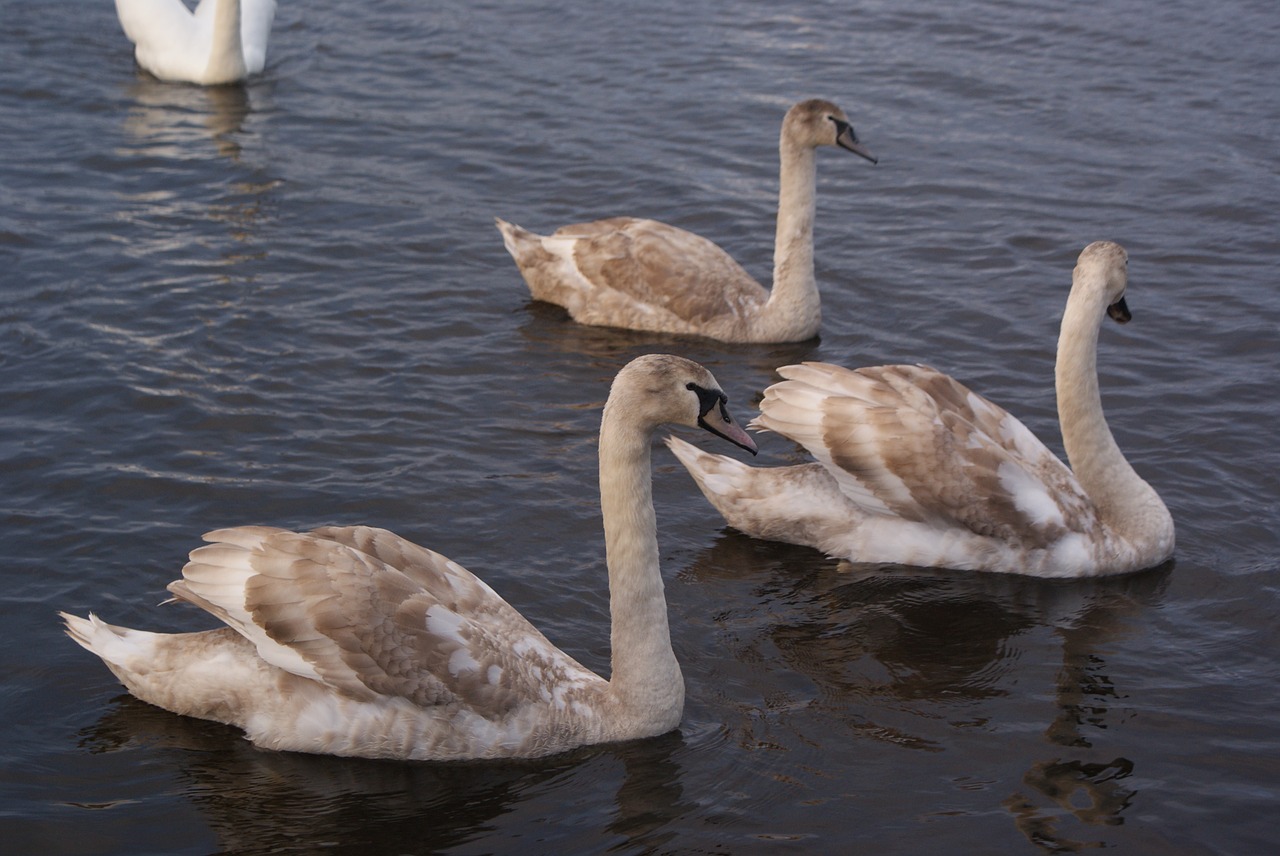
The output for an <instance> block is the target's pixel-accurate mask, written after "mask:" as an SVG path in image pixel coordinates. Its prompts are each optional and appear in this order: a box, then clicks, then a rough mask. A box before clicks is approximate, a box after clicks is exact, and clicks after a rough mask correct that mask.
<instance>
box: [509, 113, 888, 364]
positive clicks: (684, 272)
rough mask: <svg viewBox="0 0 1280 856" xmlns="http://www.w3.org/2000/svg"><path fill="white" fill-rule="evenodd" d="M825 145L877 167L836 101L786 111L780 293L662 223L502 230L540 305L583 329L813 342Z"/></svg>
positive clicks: (776, 274) (776, 268) (776, 285)
mask: <svg viewBox="0 0 1280 856" xmlns="http://www.w3.org/2000/svg"><path fill="white" fill-rule="evenodd" d="M818 146H839V147H841V148H843V149H846V150H848V151H851V152H853V153H854V154H857V155H861V156H862V157H864V158H866V159H867V160H869V161H871V162H872V163H875V162H876V159H875V157H874V156H873V155H872V154H871V152H870V151H868V150H867V149H866V148H865V147H864V146H863V145H862V143H860V142H859V141H858V138H857V136H856V135H855V134H854V131H853V126H852V125H851V124H849V117H847V116H846V115H845V114H844V111H843V110H841V109H840V108H839V107H837V106H836V105H834V104H832V103H831V102H830V101H821V100H817V99H814V100H811V101H801V102H800V103H799V104H796V105H795V106H794V107H792V108H791V109H790V110H788V111H787V115H786V117H785V118H784V119H783V120H782V136H781V140H780V142H779V145H778V150H779V155H780V157H781V162H782V167H781V170H782V171H781V175H780V181H779V193H778V234H777V238H776V241H775V243H774V251H773V290H772V291H766V290H765V288H764V287H763V286H761V285H760V284H759V283H758V282H756V281H755V280H754V279H752V278H751V275H750V274H748V273H747V272H746V271H745V270H743V269H742V266H741V265H739V264H738V263H737V262H735V261H734V260H733V258H732V257H731V256H730V255H729V254H728V253H726V252H725V251H724V250H722V249H720V248H719V247H717V246H716V245H715V244H713V243H711V242H710V241H708V240H707V239H706V238H702V237H699V236H698V235H695V234H693V233H692V232H686V231H685V230H684V229H677V228H676V227H675V226H668V225H666V224H665V223H659V222H657V221H656V220H640V219H636V218H634V217H614V218H612V219H609V220H597V221H595V222H592V223H579V224H577V225H573V226H564V227H563V228H561V229H558V230H557V231H556V232H555V234H553V235H546V236H544V235H535V234H533V233H532V232H529V231H527V230H525V229H522V228H520V227H519V226H516V225H513V224H511V223H508V222H506V221H504V220H498V221H497V223H498V229H499V231H501V232H502V241H503V243H504V244H505V245H506V248H507V252H509V253H511V256H512V258H514V259H515V261H516V265H517V266H518V267H519V268H520V273H521V274H523V275H524V279H525V282H527V283H528V284H529V291H530V293H531V294H532V295H533V297H534V299H535V300H545V301H547V302H549V303H556V304H559V305H560V306H563V307H564V308H565V309H567V310H568V311H569V315H570V316H571V317H572V318H573V319H574V320H575V321H577V322H579V323H581V324H592V325H596V326H601V327H625V328H628V329H631V330H650V331H654V332H660V333H689V334H694V335H699V336H707V337H710V338H712V339H719V340H721V341H723V342H799V341H803V340H805V339H811V338H813V337H814V336H816V335H818V328H819V326H820V325H821V322H822V310H821V307H820V305H819V299H818V284H817V282H816V280H815V279H814V274H813V218H814V211H815V201H814V199H815V193H816V166H815V160H816V158H815V155H814V149H815V148H817V147H818Z"/></svg>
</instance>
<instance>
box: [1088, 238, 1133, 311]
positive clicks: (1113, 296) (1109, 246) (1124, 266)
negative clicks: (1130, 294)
mask: <svg viewBox="0 0 1280 856" xmlns="http://www.w3.org/2000/svg"><path fill="white" fill-rule="evenodd" d="M1074 280H1075V282H1090V283H1094V284H1095V285H1094V287H1095V288H1101V290H1102V295H1103V299H1104V300H1105V302H1106V307H1107V315H1109V316H1110V317H1111V319H1112V320H1114V321H1116V322H1117V323H1119V324H1127V323H1128V322H1129V320H1130V319H1132V318H1133V316H1132V315H1131V314H1130V313H1129V307H1128V305H1127V304H1126V303H1125V302H1124V292H1125V289H1126V288H1127V287H1128V285H1129V254H1128V253H1127V252H1125V249H1124V247H1122V246H1120V245H1119V244H1117V243H1116V242H1115V241H1094V242H1093V243H1092V244H1090V245H1089V246H1087V247H1085V248H1084V250H1082V251H1081V253H1080V258H1079V259H1077V261H1076V269H1075V271H1074Z"/></svg>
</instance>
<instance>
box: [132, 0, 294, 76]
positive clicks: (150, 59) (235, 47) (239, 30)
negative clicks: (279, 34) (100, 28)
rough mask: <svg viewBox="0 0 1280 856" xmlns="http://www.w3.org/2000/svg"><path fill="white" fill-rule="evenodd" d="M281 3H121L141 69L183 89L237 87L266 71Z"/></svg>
mask: <svg viewBox="0 0 1280 856" xmlns="http://www.w3.org/2000/svg"><path fill="white" fill-rule="evenodd" d="M275 14H276V0H200V3H199V5H197V6H196V9H195V12H192V11H191V10H190V9H188V8H187V7H186V5H184V4H183V2H182V0H116V16H117V17H118V18H119V19H120V26H121V27H122V28H123V29H124V33H125V35H126V36H128V37H129V41H131V42H133V44H134V46H135V47H134V57H135V58H136V59H137V61H138V65H139V66H141V67H142V68H143V69H145V70H146V71H148V72H150V73H151V74H153V75H155V76H156V77H158V78H160V79H161V80H168V81H173V82H177V83H198V84H201V85H205V86H212V85H217V84H225V83H237V82H239V81H242V80H244V79H245V78H246V77H248V76H249V75H251V74H258V73H259V72H261V71H262V69H263V67H264V66H265V65H266V62H267V40H268V39H269V38H270V36H271V24H272V22H273V21H274V19H275Z"/></svg>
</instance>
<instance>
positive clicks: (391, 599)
mask: <svg viewBox="0 0 1280 856" xmlns="http://www.w3.org/2000/svg"><path fill="white" fill-rule="evenodd" d="M726 401H727V399H726V397H725V394H724V393H723V392H722V391H721V390H720V387H719V386H718V385H717V384H716V381H715V378H714V377H712V376H711V373H710V372H708V371H707V370H706V369H704V368H703V367H702V366H700V365H698V364H697V363H692V362H690V361H688V360H685V359H681V358H679V357H672V356H660V355H658V356H646V357H640V358H638V359H636V360H634V361H632V362H631V363H630V364H628V365H627V366H626V367H625V368H623V370H622V371H621V372H620V373H619V374H618V376H617V378H616V380H615V381H614V383H613V387H612V389H611V391H610V394H609V399H608V402H607V403H606V404H605V408H604V416H603V419H602V421H601V426H600V504H601V510H602V512H603V517H604V527H605V553H606V560H607V565H608V573H609V591H610V596H611V602H610V605H611V612H612V615H613V630H612V646H613V668H612V677H611V679H610V680H605V679H604V678H601V677H599V676H597V675H595V674H593V673H592V672H590V671H588V670H587V669H585V668H583V667H582V666H581V665H579V664H578V663H577V662H576V661H575V660H574V659H573V658H572V657H570V656H569V655H568V654H566V653H564V652H563V651H561V650H559V649H558V648H556V647H554V646H553V645H552V644H551V643H550V642H548V641H547V639H546V637H544V636H543V635H542V634H541V633H539V632H538V631H537V630H536V629H535V628H534V627H533V625H531V624H529V622H528V621H526V620H525V619H524V618H523V617H522V616H521V615H520V613H518V612H516V610H515V609H513V608H512V607H511V606H510V605H509V604H507V602H506V601H504V600H503V599H502V598H501V597H499V596H498V595H497V594H496V593H495V592H494V591H493V589H491V588H489V586H487V585H485V584H484V583H483V582H481V581H480V580H479V579H477V578H476V577H475V576H473V575H472V574H471V573H469V572H468V571H466V570H464V569H463V568H462V567H460V566H459V565H457V564H456V563H454V562H451V561H449V560H448V559H446V558H445V557H443V556H441V555H439V554H438V553H434V552H432V551H430V550H426V549H424V548H422V547H419V546H416V545H414V544H411V543H410V542H408V541H406V540H404V539H403V538H399V537H397V536H395V535H393V534H392V533H390V532H387V531H385V530H381V529H370V528H367V527H363V526H357V527H341V528H339V527H330V528H324V529H317V530H315V531H313V532H308V533H294V532H288V531H285V530H282V529H273V528H267V527H256V526H249V527H241V528H236V529H223V530H219V531H216V532H210V533H209V534H208V535H206V536H205V540H208V541H212V542H213V543H212V544H211V545H210V546H205V547H201V548H199V549H196V550H194V551H193V552H192V553H191V561H190V562H189V563H188V564H187V565H186V567H184V568H183V570H182V573H183V579H181V580H178V581H176V582H174V583H172V584H170V586H169V591H171V592H172V593H173V594H174V596H175V597H176V598H178V599H181V600H185V601H188V602H190V603H194V604H195V605H197V606H200V607H202V608H203V609H206V610H208V611H209V612H210V613H212V614H213V615H215V616H217V617H218V618H219V619H221V620H222V621H224V622H225V623H226V624H227V625H228V626H227V627H223V628H220V629H217V630H210V631H205V632H200V633H180V634H163V633H149V632H145V631H140V630H130V629H126V628H122V627H112V626H111V625H109V624H105V623H104V622H102V621H101V620H99V619H98V618H97V617H96V616H94V615H92V614H90V616H89V618H88V619H84V618H78V617H76V616H72V615H67V614H66V613H62V617H63V619H64V620H65V621H66V624H67V632H68V634H69V635H70V636H71V637H72V638H73V639H74V640H75V641H76V642H78V643H80V644H81V645H83V646H84V647H85V648H87V649H88V650H90V651H92V652H93V653H95V654H97V655H98V656H99V657H101V658H102V659H103V660H104V661H105V662H106V664H107V667H108V668H110V669H111V671H112V672H114V673H115V674H116V676H117V677H118V678H119V679H120V680H121V681H122V682H123V683H124V685H125V686H126V687H127V688H128V689H129V691H130V692H131V693H133V694H134V695H135V696H137V697H138V698H140V699H142V700H144V701H147V702H150V703H152V704H155V705H158V706H160V707H163V708H166V709H168V710H171V711H173V712H175V713H181V714H186V715H188V716H196V717H200V718H202V719H212V720H216V721H219V722H225V723H228V724H231V725H236V726H239V727H240V728H242V729H244V730H245V732H246V733H247V735H248V737H249V739H250V740H252V741H253V742H254V743H256V744H258V745H259V746H262V747H265V748H270V749H283V750H293V751H299V752H314V753H324V754H333V755H357V756H364V757H378V758H404V759H432V760H442V759H463V758H495V757H534V756H541V755H548V754H551V753H553V752H559V751H563V750H566V749H570V748H573V747H575V746H581V745H585V744H590V743H602V742H607V741H616V740H629V739H633V738H638V737H647V736H652V735H656V734H662V733H664V732H666V731H669V730H671V729H672V728H675V727H676V725H677V724H678V723H679V721H680V714H681V710H682V707H683V704H684V683H683V679H682V678H681V674H680V666H679V664H678V663H677V662H676V659H675V654H674V653H673V652H672V650H671V636H670V633H669V631H668V626H667V610H666V600H665V598H664V596H663V584H662V575H661V573H660V571H659V567H658V543H657V535H656V522H655V519H654V511H653V499H652V487H651V484H650V482H651V475H650V446H651V438H652V434H653V431H654V430H655V429H656V428H657V427H658V426H659V425H660V424H663V423H668V422H672V423H677V424H681V425H697V426H700V427H702V428H704V429H706V430H708V431H710V432H712V433H713V434H717V435H719V436H721V437H723V438H724V439H726V440H728V441H730V442H731V443H735V444H737V445H740V446H742V447H743V448H745V449H748V450H750V451H752V452H754V451H755V444H754V443H753V442H752V440H751V438H750V437H749V436H747V434H746V432H745V431H743V430H742V429H741V428H739V427H738V426H737V425H736V424H735V423H734V422H733V421H732V420H731V419H730V417H729V414H728V411H727V410H726V409H725V403H726Z"/></svg>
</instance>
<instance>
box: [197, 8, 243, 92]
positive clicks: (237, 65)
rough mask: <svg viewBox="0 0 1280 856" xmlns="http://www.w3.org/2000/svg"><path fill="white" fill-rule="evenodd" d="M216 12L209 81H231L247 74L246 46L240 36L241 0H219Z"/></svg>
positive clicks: (206, 78)
mask: <svg viewBox="0 0 1280 856" xmlns="http://www.w3.org/2000/svg"><path fill="white" fill-rule="evenodd" d="M217 4H218V5H217V6H216V7H215V8H214V13H213V40H212V42H211V43H210V46H209V64H208V65H207V66H205V82H206V83H232V82H234V81H237V80H240V79H242V78H243V77H244V76H245V64H244V48H243V46H242V45H241V40H240V0H217Z"/></svg>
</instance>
